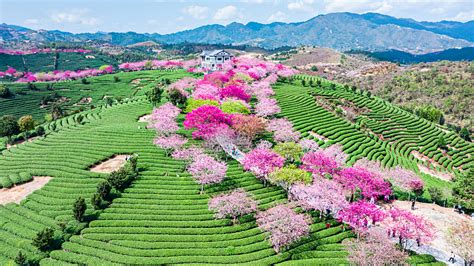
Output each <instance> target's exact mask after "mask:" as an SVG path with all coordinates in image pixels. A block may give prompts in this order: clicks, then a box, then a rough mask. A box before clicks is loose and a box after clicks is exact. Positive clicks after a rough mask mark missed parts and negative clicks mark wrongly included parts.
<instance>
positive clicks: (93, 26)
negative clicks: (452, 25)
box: [0, 0, 474, 34]
mask: <svg viewBox="0 0 474 266" xmlns="http://www.w3.org/2000/svg"><path fill="white" fill-rule="evenodd" d="M333 12H354V13H360V14H362V13H366V12H377V13H382V14H386V15H391V16H395V17H399V18H413V19H415V20H422V21H440V20H454V21H462V22H465V21H469V20H474V0H444V1H443V0H234V1H228V0H201V1H196V0H194V1H191V0H175V1H172V0H86V1H78V0H0V23H7V24H14V25H20V26H25V27H28V28H31V29H47V30H62V31H68V32H73V33H79V32H97V31H104V32H111V31H115V32H127V31H135V32H140V33H144V32H149V33H160V34H166V33H173V32H177V31H182V30H187V29H192V28H196V27H199V26H202V25H206V24H222V25H227V24H229V23H231V22H241V23H247V22H249V21H256V22H260V23H271V22H274V21H281V22H300V21H305V20H308V19H310V18H312V17H315V16H317V15H320V14H327V13H333Z"/></svg>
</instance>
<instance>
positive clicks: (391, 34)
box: [0, 12, 474, 54]
mask: <svg viewBox="0 0 474 266" xmlns="http://www.w3.org/2000/svg"><path fill="white" fill-rule="evenodd" d="M0 40H1V41H2V42H20V41H25V40H30V41H33V42H54V41H69V42H84V41H89V40H93V41H103V42H109V43H111V44H115V45H123V46H126V45H130V44H134V43H137V42H145V41H155V42H160V43H168V44H174V43H186V42H187V43H206V44H233V45H253V46H258V47H262V48H266V49H275V48H278V47H282V46H301V45H311V46H319V47H329V48H333V49H337V50H340V51H348V50H354V49H359V50H366V51H384V50H400V51H404V52H410V53H415V54H416V53H428V52H435V51H440V50H446V49H452V48H461V47H473V46H474V21H468V22H464V23H463V22H455V21H440V22H426V21H421V22H420V21H416V20H413V19H407V18H395V17H391V16H387V15H383V14H378V13H365V14H355V13H348V12H341V13H329V14H324V15H318V16H315V17H313V18H311V19H308V20H306V21H302V22H291V23H285V22H272V23H269V24H264V23H259V22H248V23H246V24H243V23H238V22H232V23H230V24H228V25H220V24H209V25H203V26H200V27H197V28H194V29H189V30H185V31H180V32H175V33H171V34H159V33H136V32H108V33H103V32H96V33H77V34H74V33H69V32H63V31H57V30H55V31H47V30H31V29H27V28H24V27H21V26H14V25H13V26H12V25H7V24H0Z"/></svg>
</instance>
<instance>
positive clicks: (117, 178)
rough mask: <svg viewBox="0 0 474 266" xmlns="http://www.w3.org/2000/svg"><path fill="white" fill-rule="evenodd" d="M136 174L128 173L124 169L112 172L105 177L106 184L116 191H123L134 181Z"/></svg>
mask: <svg viewBox="0 0 474 266" xmlns="http://www.w3.org/2000/svg"><path fill="white" fill-rule="evenodd" d="M135 177H136V173H134V172H132V171H130V170H129V169H127V168H126V167H122V168H120V169H119V170H118V171H114V172H112V173H111V174H110V175H109V176H108V177H107V182H108V183H109V184H110V185H111V186H112V187H113V188H115V189H116V190H118V191H123V190H124V189H125V188H127V187H128V186H129V185H130V183H131V182H132V181H133V180H134V179H135Z"/></svg>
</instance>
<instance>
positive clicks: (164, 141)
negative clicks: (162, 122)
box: [153, 134, 188, 155]
mask: <svg viewBox="0 0 474 266" xmlns="http://www.w3.org/2000/svg"><path fill="white" fill-rule="evenodd" d="M187 142H188V139H186V138H184V137H181V136H180V135H177V134H173V135H170V136H158V137H157V138H155V140H154V141H153V143H154V144H155V145H157V146H159V147H160V148H162V149H164V150H165V153H166V155H170V153H171V152H172V151H173V150H176V149H179V148H181V147H182V146H183V145H184V144H186V143H187Z"/></svg>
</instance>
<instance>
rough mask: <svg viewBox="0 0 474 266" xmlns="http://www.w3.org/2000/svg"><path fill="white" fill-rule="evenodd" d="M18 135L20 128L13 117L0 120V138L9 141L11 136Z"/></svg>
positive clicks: (8, 116) (3, 117) (9, 116)
mask: <svg viewBox="0 0 474 266" xmlns="http://www.w3.org/2000/svg"><path fill="white" fill-rule="evenodd" d="M18 133H20V127H19V126H18V122H17V121H16V119H15V117H14V116H12V115H5V116H2V118H0V137H7V138H8V140H11V136H13V135H15V134H18Z"/></svg>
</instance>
